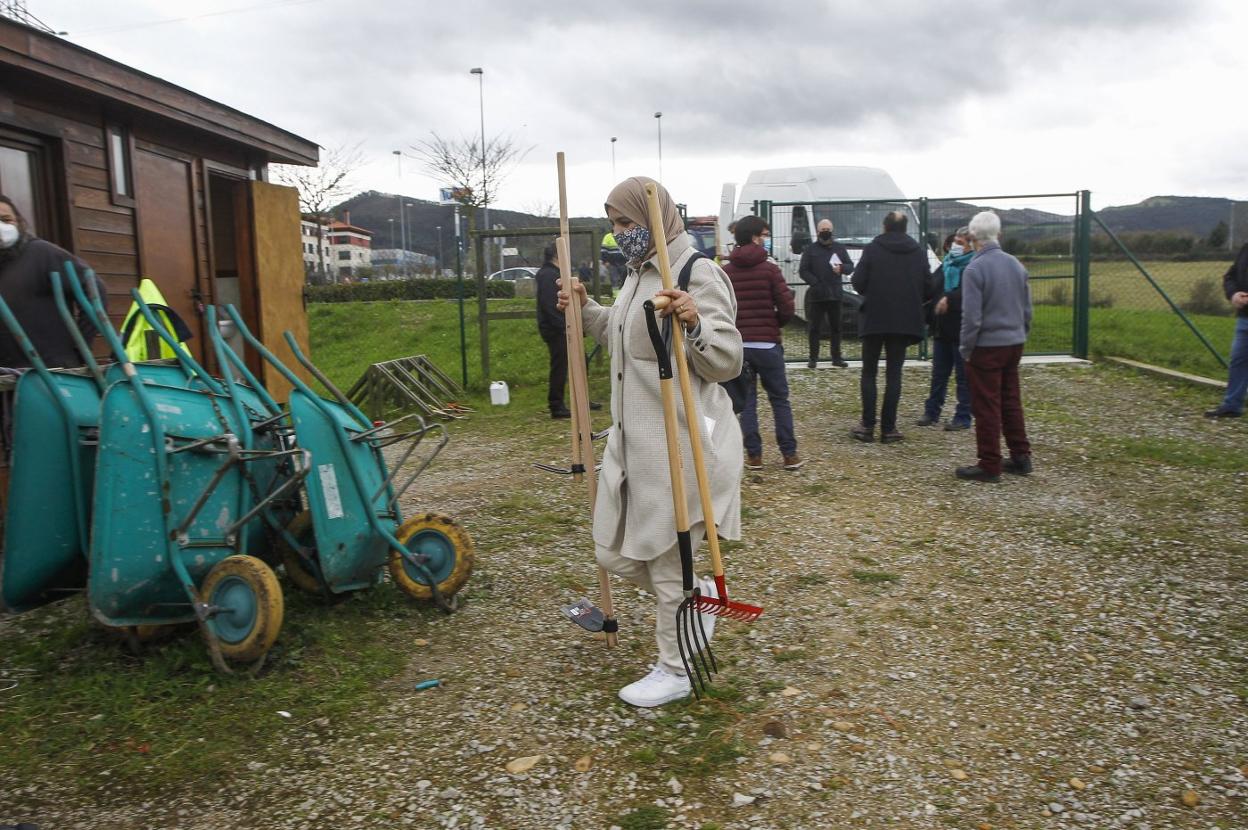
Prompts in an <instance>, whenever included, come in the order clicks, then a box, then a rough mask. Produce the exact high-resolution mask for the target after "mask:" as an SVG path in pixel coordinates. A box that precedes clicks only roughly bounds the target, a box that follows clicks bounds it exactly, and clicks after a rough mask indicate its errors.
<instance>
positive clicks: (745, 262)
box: [723, 216, 805, 470]
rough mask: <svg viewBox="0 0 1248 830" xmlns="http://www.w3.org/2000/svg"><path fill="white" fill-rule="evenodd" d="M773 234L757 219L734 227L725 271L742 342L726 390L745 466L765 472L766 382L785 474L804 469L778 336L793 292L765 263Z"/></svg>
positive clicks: (788, 316) (749, 218) (791, 309)
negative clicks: (762, 399)
mask: <svg viewBox="0 0 1248 830" xmlns="http://www.w3.org/2000/svg"><path fill="white" fill-rule="evenodd" d="M770 235H771V229H770V228H768V227H767V223H766V222H764V221H763V220H762V219H760V218H759V217H757V216H746V217H745V218H743V219H740V220H738V221H737V223H736V230H735V231H734V232H733V237H734V239H735V240H736V243H737V244H736V247H734V248H733V249H732V254H730V255H729V257H728V262H727V263H726V264H725V265H724V271H725V272H726V273H727V274H728V278H729V279H730V280H732V288H733V291H734V293H735V294H736V295H737V330H738V331H740V332H741V339H742V340H743V341H744V343H743V344H742V345H743V346H744V362H743V365H742V367H741V374H740V375H738V376H737V377H736V378H734V379H733V380H730V381H728V382H727V383H724V384H723V387H724V388H725V389H727V390H728V396H729V397H731V398H732V408H733V409H734V410H735V411H736V412H737V416H738V417H739V418H740V421H741V436H742V439H743V441H744V442H745V466H746V468H747V469H750V470H761V469H762V467H763V439H762V436H761V435H760V434H759V431H758V382H759V381H760V380H761V381H762V382H763V389H764V390H765V391H766V392H767V400H768V401H769V402H770V403H771V414H772V417H773V418H774V419H775V424H776V443H777V444H779V445H780V454H781V456H783V458H784V469H786V470H796V469H799V468H800V467H801V466H802V464H803V463H805V462H803V461H802V459H801V458H799V457H798V455H797V436H796V435H795V434H794V432H793V408H792V407H791V406H790V405H789V382H788V379H787V378H786V377H785V373H784V345H783V341H782V339H781V335H780V332H781V330H782V329H783V328H784V325H785V324H786V323H788V322H789V321H790V320H792V319H793V313H794V306H793V292H792V291H790V290H789V287H788V286H787V285H785V282H784V275H783V274H782V273H780V266H778V265H776V263H775V262H773V261H771V260H770V259H768V258H767V250H766V249H765V248H764V247H763V242H764V240H765V239H767V238H770Z"/></svg>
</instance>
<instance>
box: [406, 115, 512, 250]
mask: <svg viewBox="0 0 1248 830" xmlns="http://www.w3.org/2000/svg"><path fill="white" fill-rule="evenodd" d="M532 149H533V148H532V147H521V146H519V145H518V144H517V143H516V141H515V139H514V138H512V137H511V136H499V137H497V138H495V139H493V140H487V141H486V142H485V153H484V157H485V158H484V164H482V152H481V144H480V142H479V140H478V139H475V138H458V139H451V138H443V137H442V136H440V135H438V134H437V133H436V132H430V133H429V138H427V139H425V140H423V141H421V142H419V143H417V144H414V145H412V150H413V151H414V152H415V155H416V158H417V160H418V161H419V162H420V164H421V166H422V167H424V169H425V172H426V173H428V174H429V175H430V176H432V177H433V178H434V179H436V180H438V181H440V182H442V183H443V184H445V185H447V186H449V187H450V188H452V192H453V194H454V195H453V198H454V199H455V201H457V202H459V203H460V204H461V205H463V206H464V208H466V210H467V214H468V231H469V233H471V232H472V231H473V230H475V229H476V227H477V208H480V207H486V206H488V205H490V204H492V203H494V202H496V201H497V196H498V192H499V187H500V186H501V185H502V183H503V182H504V181H505V180H506V179H507V176H508V175H510V174H511V172H512V171H513V170H514V169H515V167H516V165H517V164H519V163H520V162H521V161H522V160H523V159H524V157H525V156H527V155H528V154H529V151H530V150H532Z"/></svg>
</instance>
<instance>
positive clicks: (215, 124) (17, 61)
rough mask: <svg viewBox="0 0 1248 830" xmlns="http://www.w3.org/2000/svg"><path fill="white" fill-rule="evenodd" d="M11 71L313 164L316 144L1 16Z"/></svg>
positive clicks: (2, 44) (0, 59)
mask: <svg viewBox="0 0 1248 830" xmlns="http://www.w3.org/2000/svg"><path fill="white" fill-rule="evenodd" d="M12 69H16V70H20V71H23V72H26V73H30V74H32V75H36V76H38V77H40V78H44V79H47V80H50V81H53V82H55V83H57V84H60V85H63V86H65V87H68V88H70V89H72V90H75V91H78V92H81V93H85V94H88V95H95V96H98V97H100V98H103V99H106V100H108V101H110V102H115V103H117V104H122V105H125V106H128V107H133V108H135V109H138V110H141V111H143V112H146V113H151V114H154V115H157V116H160V117H161V118H165V119H168V120H170V121H174V122H176V123H178V124H181V125H183V126H186V127H190V128H192V129H195V130H198V131H201V132H204V133H210V134H212V135H214V136H217V137H219V138H224V139H226V140H229V141H233V142H235V143H238V144H242V145H244V146H246V147H248V148H251V149H254V150H259V151H261V152H263V153H265V154H266V155H267V156H268V158H269V160H270V161H272V162H278V163H282V164H303V165H308V166H315V165H316V164H317V162H318V160H319V149H318V146H317V144H316V143H315V142H312V141H309V140H308V139H306V138H301V137H300V136H297V135H295V134H294V133H292V132H288V131H286V130H283V129H281V128H280V127H275V126H274V125H272V124H270V123H268V122H267V121H262V120H260V119H259V118H256V117H254V116H251V115H248V114H247V113H245V112H240V111H239V110H236V109H234V108H233V107H229V106H226V105H225V104H222V103H219V102H217V101H213V100H211V99H210V98H205V97H204V96H202V95H199V94H198V93H195V92H191V91H190V90H188V89H183V88H182V87H180V86H177V85H176V84H171V83H169V82H168V81H166V80H163V79H161V78H157V77H156V76H154V75H149V74H148V73H146V72H142V71H140V70H138V69H135V68H133V67H130V66H126V65H125V64H123V63H120V62H118V61H115V60H113V59H112V58H106V57H104V56H103V55H101V54H98V53H96V52H92V51H91V50H89V49H84V48H82V47H81V46H78V45H76V44H73V43H70V42H69V41H67V40H64V39H63V38H61V37H58V36H56V35H53V34H48V33H47V32H43V31H40V30H39V29H36V28H33V27H31V26H27V25H25V24H22V23H18V22H17V21H14V20H11V19H9V18H4V17H0V75H7V76H8V77H10V78H12V77H13V76H12V74H11V71H10V70H12Z"/></svg>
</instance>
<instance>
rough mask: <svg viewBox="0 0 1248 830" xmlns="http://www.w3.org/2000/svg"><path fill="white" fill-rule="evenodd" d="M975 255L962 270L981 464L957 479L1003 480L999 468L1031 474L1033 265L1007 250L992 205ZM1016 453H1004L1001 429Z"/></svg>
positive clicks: (965, 347)
mask: <svg viewBox="0 0 1248 830" xmlns="http://www.w3.org/2000/svg"><path fill="white" fill-rule="evenodd" d="M970 231H971V240H972V242H973V243H974V246H975V256H974V257H972V258H971V261H970V264H968V265H967V266H966V269H965V270H963V272H962V332H961V338H962V342H961V344H960V347H959V348H960V349H961V352H962V358H963V359H964V360H965V361H966V375H967V379H968V380H969V381H970V386H971V411H972V412H973V413H974V415H975V443H976V447H977V450H978V453H979V463H978V464H975V465H971V466H966V467H958V468H957V470H955V474H956V475H957V477H958V478H962V479H969V480H974V481H997V480H999V479H1000V478H1001V471H1002V470H1005V471H1006V472H1009V473H1015V474H1017V475H1030V474H1031V444H1030V442H1028V440H1027V427H1026V424H1025V423H1024V419H1023V398H1022V391H1021V389H1020V388H1019V381H1018V363H1019V360H1020V359H1021V358H1022V356H1023V344H1024V343H1026V342H1027V334H1028V332H1029V331H1030V330H1031V287H1030V286H1029V285H1028V284H1027V269H1026V268H1024V267H1023V264H1022V263H1021V262H1019V261H1018V260H1017V259H1015V258H1014V257H1012V256H1010V255H1009V254H1007V253H1006V252H1005V251H1003V250H1002V249H1001V245H1000V244H999V243H998V241H997V239H998V238H999V237H1000V235H1001V220H1000V218H998V217H997V215H996V214H995V213H993V212H992V211H988V210H985V211H981V212H980V213H977V214H975V216H974V217H973V218H972V219H971V224H970ZM1002 432H1004V433H1005V443H1006V446H1008V447H1009V450H1010V457H1009V460H1008V461H1006V462H1005V463H1002V460H1001V434H1002Z"/></svg>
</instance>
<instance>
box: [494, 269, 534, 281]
mask: <svg viewBox="0 0 1248 830" xmlns="http://www.w3.org/2000/svg"><path fill="white" fill-rule="evenodd" d="M536 276H537V269H536V268H529V267H528V266H527V265H526V266H517V267H515V268H504V269H503V270H501V271H495V272H494V273H493V274H490V275H489V276H488V277H486V279H488V280H509V281H511V282H515V281H516V280H531V279H533V278H534V277H536Z"/></svg>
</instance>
